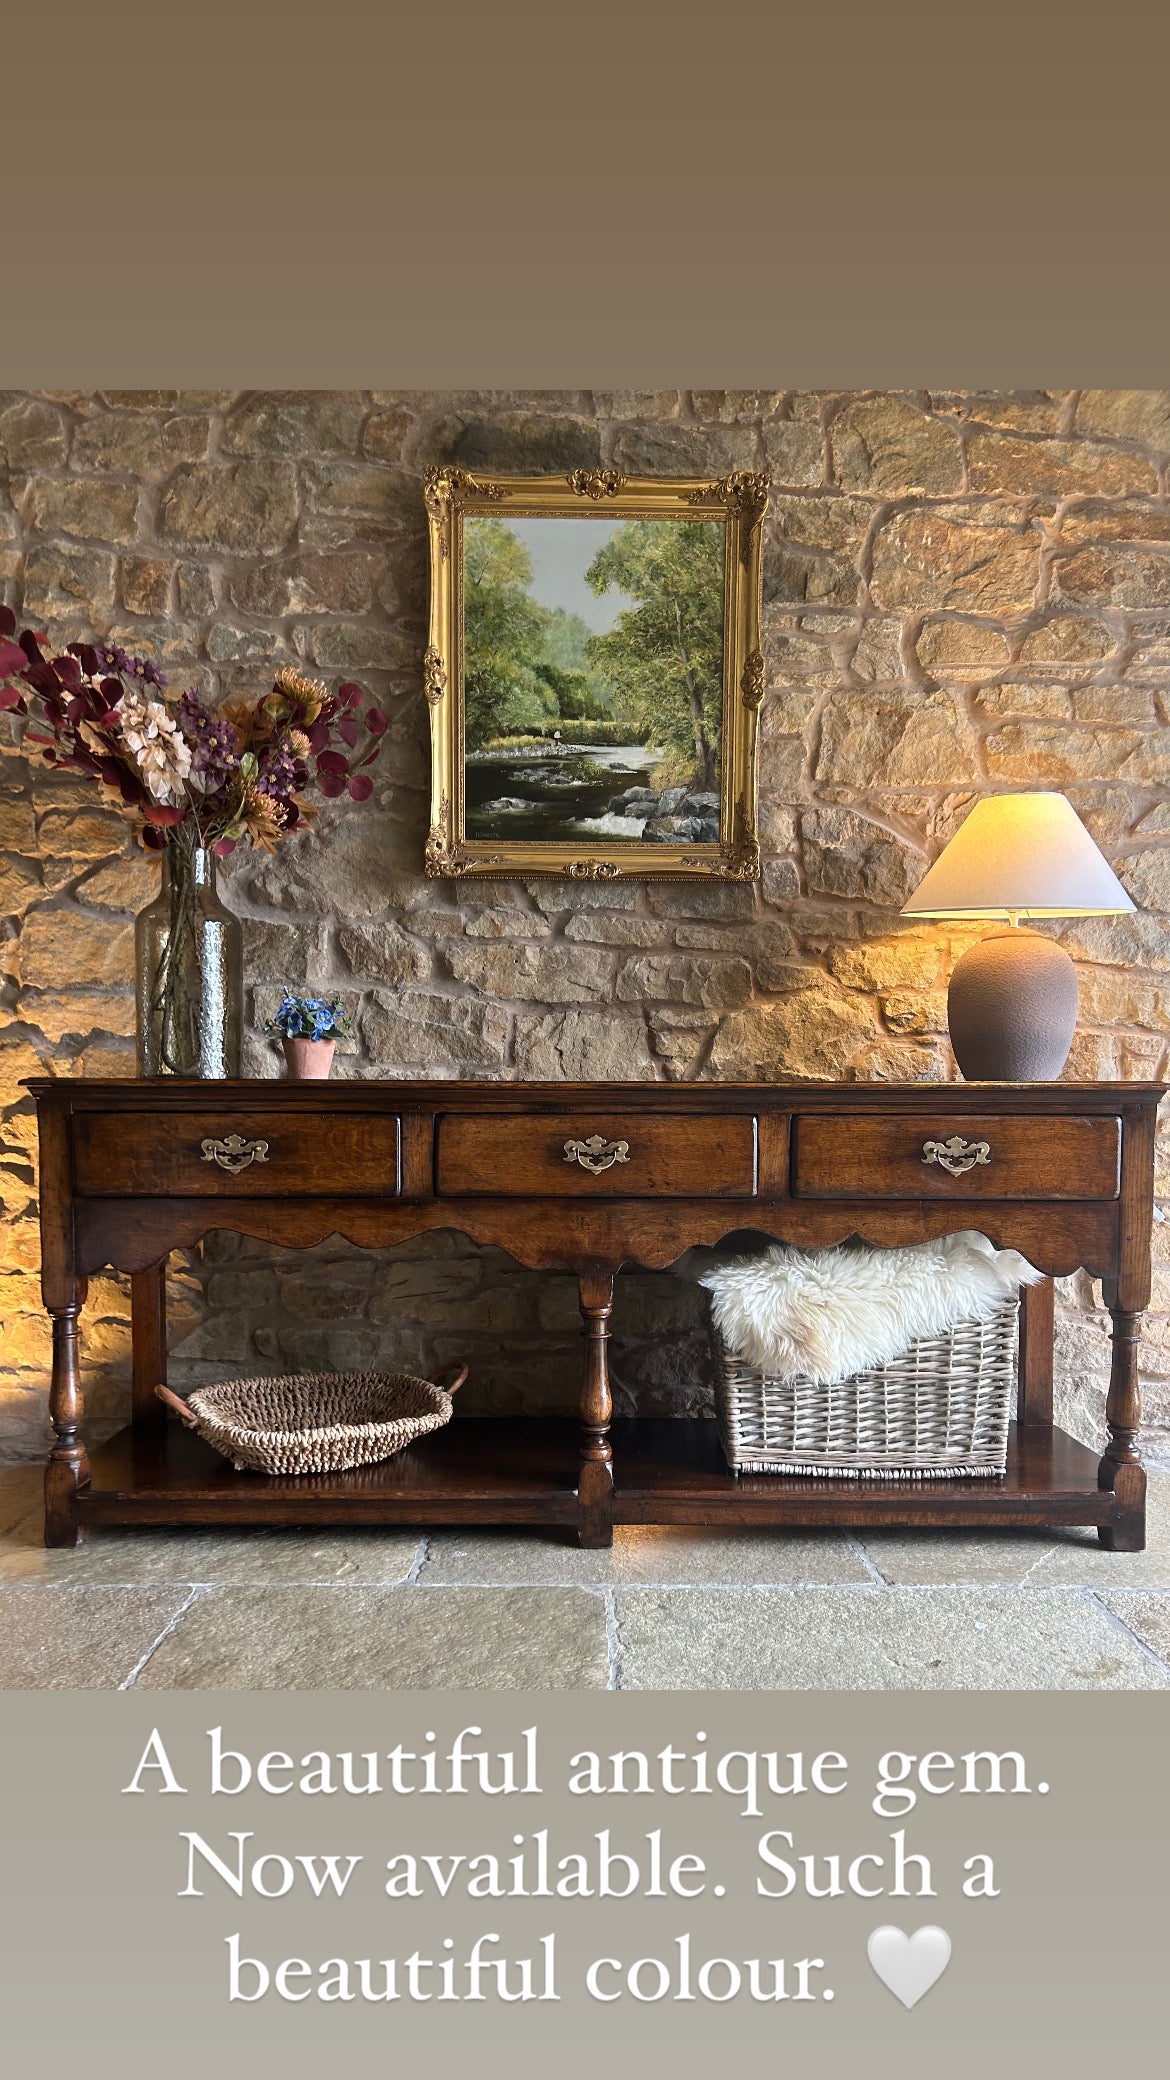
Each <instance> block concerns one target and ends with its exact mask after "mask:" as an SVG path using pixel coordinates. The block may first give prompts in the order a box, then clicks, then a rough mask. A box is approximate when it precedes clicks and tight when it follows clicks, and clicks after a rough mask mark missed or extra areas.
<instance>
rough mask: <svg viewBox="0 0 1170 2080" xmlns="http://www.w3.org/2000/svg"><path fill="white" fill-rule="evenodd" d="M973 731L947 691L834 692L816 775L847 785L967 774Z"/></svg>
mask: <svg viewBox="0 0 1170 2080" xmlns="http://www.w3.org/2000/svg"><path fill="white" fill-rule="evenodd" d="M977 772H978V765H977V760H976V751H975V736H974V732H973V730H972V728H971V725H970V723H969V721H968V720H967V717H966V715H965V713H964V711H963V709H962V707H961V705H960V704H959V702H958V701H957V699H956V698H955V697H954V696H953V695H952V694H950V693H948V692H946V691H944V690H940V691H938V692H936V693H931V694H926V695H919V696H915V695H910V694H906V695H903V696H901V697H897V696H890V697H888V698H887V697H886V696H885V695H878V694H876V693H874V694H872V695H867V697H866V699H865V700H864V701H858V699H857V696H856V695H855V694H852V693H842V694H834V696H833V698H832V699H831V701H830V702H829V704H828V706H827V708H826V710H825V714H824V718H823V722H822V728H821V748H820V757H819V759H818V762H817V776H818V778H819V779H821V780H831V781H837V782H839V783H845V784H847V785H849V786H851V787H856V788H861V789H869V788H873V787H875V786H876V787H881V786H892V787H898V786H903V787H904V786H921V785H922V784H923V782H927V783H930V782H934V783H935V784H936V785H940V784H941V785H947V784H952V785H953V783H954V782H955V781H956V780H973V779H975V777H976V775H977Z"/></svg>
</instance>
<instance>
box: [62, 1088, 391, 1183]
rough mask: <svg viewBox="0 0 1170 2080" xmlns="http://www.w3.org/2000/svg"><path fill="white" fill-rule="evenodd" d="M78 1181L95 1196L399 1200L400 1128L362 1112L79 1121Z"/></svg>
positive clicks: (121, 1116) (86, 1116) (115, 1115)
mask: <svg viewBox="0 0 1170 2080" xmlns="http://www.w3.org/2000/svg"><path fill="white" fill-rule="evenodd" d="M73 1174H74V1187H75V1189H76V1191H78V1192H79V1193H82V1194H85V1195H86V1196H94V1195H100V1196H103V1197H105V1196H107V1195H108V1196H113V1197H128V1198H140V1199H141V1198H164V1199H165V1198H180V1199H188V1198H192V1199H200V1198H210V1197H216V1198H225V1199H226V1198H242V1199H272V1198H283V1197H284V1196H285V1195H286V1194H292V1195H293V1196H295V1197H297V1198H318V1199H320V1198H332V1197H334V1196H335V1195H337V1194H339V1193H340V1194H345V1193H357V1192H363V1193H372V1194H375V1195H385V1196H386V1197H388V1198H396V1197H397V1196H398V1193H399V1191H400V1189H401V1175H400V1160H399V1122H398V1120H397V1119H396V1118H389V1119H387V1118H386V1117H385V1116H383V1115H380V1114H372V1113H363V1112H353V1113H345V1112H321V1113H305V1112H302V1113H294V1112H288V1111H279V1112H276V1111H273V1112H264V1111H261V1110H257V1111H255V1112H251V1111H249V1112H247V1113H230V1112H229V1113H223V1112H156V1113H137V1114H136V1113H126V1112H107V1113H100V1112H80V1113H78V1114H77V1115H76V1116H75V1118H74V1122H73Z"/></svg>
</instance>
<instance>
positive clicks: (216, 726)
mask: <svg viewBox="0 0 1170 2080" xmlns="http://www.w3.org/2000/svg"><path fill="white" fill-rule="evenodd" d="M179 725H180V728H181V729H182V732H183V735H184V736H185V737H186V739H187V742H188V744H189V745H190V746H191V769H192V773H193V775H194V777H195V778H196V779H197V781H198V783H199V785H200V786H201V787H202V789H203V791H204V793H205V794H216V793H217V792H218V791H219V789H220V788H221V787H223V786H224V784H225V783H226V781H227V780H228V779H229V778H230V776H231V774H232V773H234V772H235V771H236V769H237V767H238V765H239V763H240V740H239V736H238V735H237V732H236V729H235V726H234V724H232V723H230V722H229V721H227V719H226V717H224V716H222V715H213V714H212V713H211V712H210V711H209V710H208V709H207V708H205V707H204V705H203V703H202V701H201V700H200V698H199V695H198V694H197V693H196V692H195V690H194V688H191V689H190V690H189V691H188V692H187V693H185V694H184V695H183V698H182V700H181V701H180V702H179Z"/></svg>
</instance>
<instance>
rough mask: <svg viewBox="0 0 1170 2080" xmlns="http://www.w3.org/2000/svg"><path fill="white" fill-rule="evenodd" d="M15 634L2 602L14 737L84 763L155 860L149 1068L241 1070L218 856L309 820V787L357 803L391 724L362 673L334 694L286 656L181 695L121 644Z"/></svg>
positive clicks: (141, 1031) (366, 791)
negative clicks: (224, 693)
mask: <svg viewBox="0 0 1170 2080" xmlns="http://www.w3.org/2000/svg"><path fill="white" fill-rule="evenodd" d="M46 648H47V638H46V637H45V636H42V635H39V634H37V633H36V632H35V631H34V630H32V629H28V628H26V629H22V630H21V632H20V634H19V635H17V634H16V616H15V615H14V614H13V612H12V610H11V608H9V607H4V606H0V713H2V712H7V713H8V714H11V715H14V716H18V717H23V718H26V724H25V728H24V731H23V737H22V742H23V745H24V747H25V748H26V749H29V750H31V749H33V747H37V748H39V750H40V753H41V757H42V758H43V759H44V760H45V762H46V763H47V764H48V765H51V766H57V767H62V768H66V769H68V770H71V771H73V772H79V773H84V774H87V775H88V776H89V777H90V778H91V779H92V780H93V781H94V782H95V783H96V784H97V785H98V786H101V787H103V788H106V789H109V790H111V791H112V792H113V793H115V794H116V795H117V797H118V800H119V803H120V805H121V806H122V807H123V808H124V809H125V810H126V811H127V813H128V814H129V815H131V816H132V817H133V818H134V820H135V822H136V824H137V829H138V837H139V842H140V843H141V844H142V845H143V846H144V847H145V849H146V850H147V851H148V852H153V853H156V854H161V855H162V856H163V861H164V865H165V869H166V871H165V873H164V878H163V890H162V893H161V894H160V896H159V898H158V901H157V902H156V903H153V904H151V905H150V906H149V907H148V908H147V909H146V910H144V911H142V912H141V914H140V915H139V918H138V924H137V928H136V933H135V941H136V965H137V994H138V1061H139V1069H140V1071H141V1073H142V1074H143V1075H149V1076H155V1075H174V1076H227V1075H236V1074H238V1073H239V1049H240V999H241V996H242V989H243V980H242V967H241V950H240V928H239V924H238V922H237V921H236V920H235V919H234V918H233V917H232V916H231V914H230V912H228V911H226V910H224V908H223V906H222V905H221V904H220V903H219V902H218V899H217V897H216V894H215V856H216V855H218V856H219V857H220V858H222V857H223V856H224V854H225V853H229V852H232V851H234V849H235V847H236V846H237V845H238V844H239V843H240V842H241V841H246V842H248V843H250V844H251V845H252V846H253V847H255V848H257V849H258V850H260V851H262V852H274V851H275V850H276V846H277V843H278V841H279V840H280V839H281V838H282V837H283V836H284V835H285V833H286V832H288V831H293V830H296V829H297V828H298V826H300V825H303V824H304V823H306V822H307V821H309V820H310V819H311V816H312V811H311V810H310V809H309V808H308V806H307V804H306V802H305V800H304V793H305V790H306V789H307V788H308V787H309V785H310V784H311V783H315V785H316V786H317V788H318V789H319V791H320V792H321V794H323V795H326V796H334V797H336V796H339V795H343V794H346V795H348V796H349V798H350V799H351V800H352V801H355V802H364V801H367V800H368V799H369V797H370V795H371V794H372V793H373V789H374V783H373V780H372V779H371V777H370V774H369V771H368V768H369V767H370V766H371V765H372V764H373V762H374V760H375V759H376V758H377V756H378V752H379V750H380V748H381V743H382V738H383V736H384V735H385V732H386V717H385V715H384V714H383V713H382V710H381V709H380V708H378V707H376V706H374V705H373V704H372V703H368V702H367V698H366V695H365V693H364V691H363V689H362V688H361V687H360V686H354V685H344V686H341V687H339V688H338V690H337V692H336V693H330V692H329V691H328V689H327V688H326V687H325V686H322V685H320V684H319V683H318V681H316V680H315V679H307V678H305V677H304V675H303V674H302V673H300V672H298V671H296V670H295V669H293V668H291V667H290V668H288V669H286V670H284V671H280V672H278V673H277V675H276V678H275V680H274V682H273V685H272V689H271V692H269V693H267V694H265V695H264V696H263V698H262V699H260V700H258V701H255V702H251V703H250V702H247V701H236V702H231V703H225V705H224V706H223V707H221V708H219V709H213V708H211V707H209V706H208V704H207V702H206V701H205V700H204V698H203V696H202V694H200V693H198V692H196V691H195V690H194V689H191V690H189V691H188V692H186V693H183V694H182V695H180V696H179V697H177V698H176V697H175V696H174V695H172V694H169V693H168V692H167V686H166V680H165V679H164V677H163V674H162V673H161V672H160V671H159V669H158V667H157V665H156V664H155V663H154V662H153V660H152V659H150V658H148V657H135V656H131V655H130V654H129V653H128V652H127V651H125V650H124V649H123V648H122V647H121V645H120V644H118V643H69V644H68V645H66V647H65V648H64V649H63V650H62V651H61V652H60V653H59V654H58V655H56V656H52V655H46Z"/></svg>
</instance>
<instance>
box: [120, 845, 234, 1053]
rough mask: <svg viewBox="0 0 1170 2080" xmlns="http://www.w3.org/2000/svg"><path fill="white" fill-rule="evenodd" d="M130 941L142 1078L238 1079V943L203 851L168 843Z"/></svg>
mask: <svg viewBox="0 0 1170 2080" xmlns="http://www.w3.org/2000/svg"><path fill="white" fill-rule="evenodd" d="M134 944H135V956H136V982H137V995H138V1073H139V1075H140V1076H190V1077H227V1076H238V1075H239V1073H240V1037H241V1030H242V1024H243V1017H242V1009H243V994H244V981H243V939H242V934H241V931H240V924H239V919H238V918H236V917H233V916H232V913H231V911H230V910H227V909H225V908H224V905H223V904H222V903H221V902H220V900H219V896H218V894H217V892H216V885H215V854H214V852H212V851H211V849H210V848H209V847H208V846H205V845H200V844H198V843H193V842H192V841H191V840H190V839H189V838H187V837H185V836H180V835H178V834H177V833H176V835H175V836H173V837H171V838H169V839H168V841H167V847H166V851H165V853H164V855H163V880H162V888H161V890H160V892H159V894H158V896H157V897H156V898H155V900H154V902H153V903H148V904H147V906H146V908H145V910H143V911H141V912H140V913H139V916H138V919H137V922H136V924H135V928H134Z"/></svg>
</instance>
